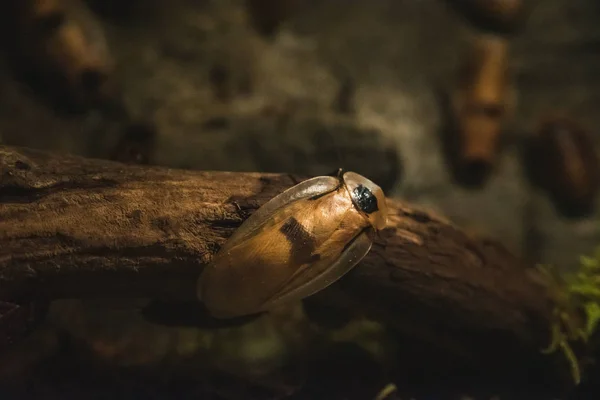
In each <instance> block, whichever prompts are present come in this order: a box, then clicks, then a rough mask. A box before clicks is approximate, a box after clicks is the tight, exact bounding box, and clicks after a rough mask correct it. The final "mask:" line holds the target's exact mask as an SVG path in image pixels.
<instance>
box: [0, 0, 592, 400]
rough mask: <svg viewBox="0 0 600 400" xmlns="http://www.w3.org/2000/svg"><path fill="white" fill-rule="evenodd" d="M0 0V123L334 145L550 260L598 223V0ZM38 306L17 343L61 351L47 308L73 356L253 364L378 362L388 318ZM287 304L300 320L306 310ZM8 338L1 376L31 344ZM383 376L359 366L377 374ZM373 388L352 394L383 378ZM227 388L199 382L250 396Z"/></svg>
mask: <svg viewBox="0 0 600 400" xmlns="http://www.w3.org/2000/svg"><path fill="white" fill-rule="evenodd" d="M0 7H1V9H0V27H1V30H2V35H1V43H0V44H1V46H2V58H1V60H0V143H1V144H5V145H14V146H27V147H32V148H38V149H44V150H51V151H55V152H64V153H74V154H78V155H83V156H88V157H96V158H106V159H112V160H117V161H121V162H126V163H142V164H151V165H162V166H168V167H174V168H186V169H195V170H230V171H260V172H290V173H298V174H304V175H307V176H313V175H321V174H328V173H330V172H331V171H334V170H335V169H337V168H338V167H343V168H345V169H350V170H353V171H355V172H358V173H361V174H363V175H365V176H367V177H369V178H371V179H373V180H375V181H376V182H377V183H379V184H380V185H381V186H382V187H383V188H384V190H385V191H386V194H387V195H388V196H390V197H397V198H400V199H404V200H406V201H407V202H410V203H415V204H418V205H420V206H424V207H426V208H428V209H431V210H434V211H436V212H438V213H441V214H444V215H446V216H447V217H448V218H450V219H451V220H452V221H454V222H455V223H457V224H459V225H460V226H462V227H463V228H464V229H466V230H468V231H469V232H471V233H472V234H474V235H481V236H488V237H492V238H496V239H498V240H500V241H501V242H502V243H503V244H504V245H506V246H507V247H508V248H509V249H510V250H512V251H513V252H515V253H516V254H518V255H520V256H522V257H525V258H527V259H528V260H529V261H531V262H534V263H548V264H553V265H556V266H559V267H560V268H564V269H570V268H572V267H574V266H577V265H578V257H579V256H580V255H582V254H589V253H591V252H592V251H593V250H594V248H595V247H596V245H597V244H598V243H599V241H600V240H599V239H600V225H599V224H598V223H597V211H596V205H597V200H596V191H597V186H598V183H599V179H598V159H597V155H596V146H597V142H598V138H599V136H598V133H597V132H598V129H597V126H598V124H599V123H600V116H599V115H600V114H598V112H597V110H596V107H597V104H599V100H600V99H599V97H598V96H600V94H598V93H600V91H599V90H598V89H600V75H599V74H598V73H597V71H598V69H599V68H600V25H599V24H598V18H599V17H600V3H598V2H597V1H595V0H570V1H560V0H544V1H541V0H529V1H524V0H523V1H518V0H489V1H484V0H479V1H478V0H376V1H358V0H345V1H342V0H320V1H317V0H280V1H275V0H213V1H209V0H194V1H192V0H171V1H168V2H167V1H159V0H145V1H142V0H129V1H117V0H105V1H102V0H88V1H84V0H23V1H18V0H12V1H8V0H7V1H5V2H3V4H2V5H1V6H0ZM52 307H53V308H52V309H51V314H50V322H49V323H48V327H47V328H45V329H46V331H45V332H46V333H47V332H50V331H52V332H53V334H52V335H50V334H47V335H45V336H44V335H41V336H40V337H38V338H37V339H36V340H37V341H36V342H35V343H37V344H36V345H32V344H31V343H33V342H30V344H28V345H27V346H25V347H27V348H28V349H29V350H30V351H29V352H30V353H36V354H37V355H40V354H45V355H48V354H54V353H55V351H56V348H59V347H61V346H62V345H61V343H62V341H61V340H62V339H61V340H59V339H57V336H56V335H55V333H56V331H57V330H58V331H61V332H63V334H66V333H68V335H67V336H68V337H69V338H70V339H69V340H71V342H73V341H74V342H75V343H77V344H76V345H75V348H77V349H78V350H77V351H76V353H77V354H78V357H79V356H80V355H81V354H83V353H85V352H90V353H94V354H96V356H98V355H99V357H100V359H102V360H103V361H102V362H108V361H110V362H111V363H116V364H119V365H126V366H140V365H143V366H147V365H154V364H157V363H160V364H161V365H163V366H164V363H167V364H168V365H170V367H169V368H171V367H172V365H175V364H177V365H180V364H181V363H182V361H181V360H182V359H184V360H185V362H183V364H185V363H191V364H193V365H194V366H195V365H196V364H197V361H189V360H190V359H194V358H193V357H196V358H198V357H199V358H201V359H202V360H203V361H207V360H208V364H211V363H212V364H211V365H212V367H210V370H214V369H215V368H214V366H215V365H218V366H219V368H221V367H222V369H223V370H226V371H227V373H228V374H234V375H236V376H238V375H244V376H246V375H247V373H248V371H249V370H252V371H254V370H256V371H259V372H261V371H266V372H265V373H264V374H261V373H259V372H257V373H256V374H253V375H252V377H251V378H248V377H245V378H244V379H246V380H250V381H252V382H253V383H256V382H258V381H260V382H262V380H261V379H263V378H259V377H263V376H267V375H269V376H270V375H272V371H274V370H277V371H279V370H280V366H281V365H283V364H285V362H284V361H283V360H289V359H290V358H289V357H292V359H293V356H292V355H290V354H292V353H295V352H296V353H297V352H301V351H300V350H299V349H302V348H304V347H303V346H317V345H316V344H315V343H320V344H319V346H320V345H321V344H322V343H323V342H324V341H325V342H332V341H333V342H336V341H341V342H343V343H346V342H350V341H354V342H356V341H360V340H358V339H356V338H358V337H360V338H363V339H361V340H362V342H360V343H361V346H360V348H361V349H362V350H361V351H362V352H363V353H364V352H366V353H368V354H369V355H370V356H369V357H371V358H374V359H376V360H378V361H377V362H378V364H377V365H386V363H388V362H391V361H389V360H388V358H390V357H389V351H388V350H386V349H385V346H384V343H387V342H390V343H391V341H390V339H389V337H388V336H389V334H388V333H386V332H385V329H383V328H382V327H378V326H376V325H374V323H373V322H369V321H362V322H361V323H360V324H358V325H360V327H354V328H353V327H352V326H351V327H348V326H347V325H346V326H345V327H344V328H340V329H338V328H336V329H333V330H332V329H329V330H327V332H326V333H322V332H321V331H320V330H319V329H318V328H316V327H314V326H313V325H310V324H308V325H302V326H304V328H303V330H302V329H300V330H298V328H297V326H298V325H293V324H292V325H290V326H291V327H290V326H288V325H289V321H290V320H292V319H294V318H295V317H293V316H294V315H296V314H294V313H291V314H286V316H285V318H283V317H282V316H281V315H277V314H276V313H275V314H274V315H272V316H270V317H269V318H267V317H265V318H263V319H260V320H258V321H254V322H252V323H251V324H249V325H247V326H244V327H237V328H227V329H225V331H219V332H218V333H214V332H201V331H198V330H197V329H196V328H185V329H184V328H177V327H157V326H154V325H151V324H149V323H147V322H146V321H143V319H142V318H141V317H139V316H136V317H132V315H134V314H135V313H134V312H133V311H131V309H135V308H136V306H135V304H134V305H131V308H128V307H125V305H124V304H123V303H122V302H118V304H116V305H107V304H106V303H101V302H98V304H96V303H94V304H92V303H90V302H88V303H86V304H84V303H82V302H74V301H63V302H61V303H60V304H54V305H53V306H52ZM92 309H93V310H94V312H91V313H90V312H89V310H92ZM84 310H88V311H87V313H86V312H84ZM296 311H297V318H298V319H299V320H301V319H302V318H303V312H304V311H303V310H302V309H298V310H296ZM84 315H85V316H84ZM135 315H137V314H135ZM136 318H138V319H136ZM350 325H352V324H350ZM358 325H357V326H358ZM65 332H66V333H65ZM91 332H93V335H92V333H91ZM292 332H293V334H292ZM344 335H345V336H344ZM42 336H43V338H41V337H42ZM240 337H244V338H253V339H252V340H254V341H253V342H252V344H251V345H249V344H247V343H250V342H244V340H241V339H240ZM308 337H310V338H311V339H310V341H307V340H308V339H306V338H308ZM364 337H367V339H364ZM73 338H76V339H75V340H74V339H73ZM340 338H346V339H347V340H346V339H340ZM348 338H354V339H352V340H350V339H348ZM355 339H356V340H355ZM32 340H33V339H32ZM248 340H250V341H251V339H248ZM40 343H41V344H40ZM119 343H120V344H119ZM336 343H337V342H336ZM134 344H135V345H134ZM36 346H38V347H36ZM79 346H83V348H85V349H86V350H85V351H84V350H81V349H80V347H79ZM261 346H262V347H261ZM134 348H135V349H134ZM31 349H35V351H33V350H31ZM215 349H220V350H218V351H217V350H215ZM246 350H247V353H248V354H250V353H251V354H250V355H248V354H246V356H247V357H246V356H243V354H245V353H244V352H245V351H246ZM348 351H349V352H350V353H352V352H353V351H355V350H348ZM82 352H83V353H82ZM132 352H133V353H134V354H133V355H132V354H131V353H132ZM125 353H127V354H125ZM15 354H16V353H15ZM86 354H87V353H86ZM198 354H200V356H199V355H198ZM257 354H258V355H257ZM361 354H362V353H361ZM234 355H236V356H235V357H234ZM14 357H15V358H14V361H13V363H15V364H11V368H9V369H10V370H11V371H10V373H7V372H6V368H5V374H8V375H6V376H11V377H12V376H16V375H18V374H17V373H16V372H15V371H17V370H19V371H25V370H27V369H28V368H29V369H30V368H31V365H37V364H36V363H37V361H36V362H33V361H32V360H34V359H37V358H39V357H34V356H33V355H32V354H29V355H26V356H25V355H23V353H20V355H19V356H14ZM236 357H237V358H236ZM243 357H246V358H243ZM356 357H359V358H360V357H362V356H356ZM175 359H176V360H177V362H175V361H173V360H175ZM248 359H251V360H253V361H252V362H250V361H240V360H248ZM16 360H19V361H16ZM107 360H108V361H107ZM165 360H168V362H167V361H165ZM86 362H87V361H86ZM246 362H247V363H250V364H244V363H246ZM286 362H287V361H286ZM16 363H20V364H19V365H21V364H22V366H23V367H22V369H18V368H16V367H15V368H13V366H14V365H16ZM282 363H283V364H282ZM360 363H362V364H363V365H367V364H365V363H366V362H364V361H361V362H360ZM292 364H293V363H292ZM248 365H251V366H248ZM285 365H288V364H285ZM368 365H370V364H368ZM232 366H235V368H233V367H232ZM161 368H163V367H161ZM340 368H341V367H340ZM378 368H379V367H378ZM162 371H163V372H164V368H163V369H162ZM178 371H179V370H178ZM232 371H233V372H232ZM240 371H241V372H240ZM23 373H24V372H23ZM136 373H137V372H136ZM177 373H178V374H179V372H177ZM25 375H26V374H25ZM25 375H23V376H25ZM382 376H385V374H384V373H381V374H378V377H377V379H375V380H374V382H375V381H377V382H376V383H374V384H373V388H375V387H376V386H377V387H379V386H381V388H383V387H384V386H385V384H386V383H387V382H384V381H385V379H383V378H381V377H382ZM10 379H13V378H10ZM23 379H25V378H23ZM27 379H29V378H27ZM378 379H383V381H381V382H379V380H378ZM272 381H273V380H272V379H269V383H268V384H265V385H263V386H267V387H269V388H270V392H269V393H271V394H272V393H273V392H276V393H278V395H280V396H282V395H281V393H288V392H290V393H292V392H295V390H293V388H296V387H300V386H302V385H300V384H296V383H294V384H291V383H286V384H285V385H284V384H280V385H279V386H282V387H283V388H282V387H279V386H278V384H273V382H272ZM275 381H277V382H280V381H279V380H277V379H275ZM23 382H30V381H27V380H25V381H23ZM263 383H264V382H263ZM27 385H29V383H28V384H27ZM27 385H25V386H27ZM228 385H229V384H227V385H225V386H226V387H229V386H228ZM274 387H276V388H275V389H274ZM63 389H64V388H63ZM221 389H222V388H221ZM246 389H247V388H246V386H244V389H243V390H242V389H240V390H241V392H244V393H246V395H247V391H246ZM45 390H46V389H45ZM69 390H71V389H69ZM69 390H67V391H69ZM369 390H371V389H369ZM372 390H373V391H374V392H373V393H371V392H369V393H371V394H372V395H371V394H369V395H366V397H356V398H375V395H376V392H377V390H375V389H372ZM224 392H227V390H224V389H223V390H220V391H219V394H218V395H217V394H214V393H213V394H211V395H214V396H216V397H214V398H250V397H246V395H242V396H241V397H240V395H239V393H240V392H239V391H238V392H235V391H233V389H232V390H230V392H231V393H229V392H227V394H224ZM233 392H235V393H233ZM350 392H352V390H350ZM36 393H37V392H36ZM44 393H46V395H47V396H50V394H48V393H50V392H44ZM61 393H62V396H64V395H65V392H64V391H63V392H61ZM211 393H212V392H211ZM38 394H39V393H38ZM30 395H32V394H31V393H30ZM79 395H81V394H79ZM86 396H87V394H86ZM132 396H133V395H132ZM206 396H208V395H206ZM219 396H221V397H219ZM236 396H237V397H236ZM369 396H370V397H369ZM43 398H49V397H43ZM60 398H64V397H60ZM90 398H91V397H90ZM129 398H133V397H129ZM143 398H150V397H143ZM152 398H158V397H152ZM195 398H198V397H195ZM206 398H213V397H206ZM298 398H321V397H318V396H317V395H315V394H313V395H312V397H310V396H308V397H298ZM323 398H334V397H331V396H329V397H323ZM340 398H341V397H340ZM345 398H354V397H345Z"/></svg>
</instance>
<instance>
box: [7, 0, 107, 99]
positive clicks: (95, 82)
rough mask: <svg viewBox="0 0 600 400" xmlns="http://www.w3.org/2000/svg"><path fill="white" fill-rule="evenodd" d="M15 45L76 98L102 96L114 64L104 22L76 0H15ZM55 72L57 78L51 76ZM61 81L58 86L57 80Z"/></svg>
mask: <svg viewBox="0 0 600 400" xmlns="http://www.w3.org/2000/svg"><path fill="white" fill-rule="evenodd" d="M19 6H20V9H19V14H18V16H19V17H18V30H19V31H18V34H17V36H18V37H19V38H20V42H19V44H18V48H19V51H21V52H22V53H23V55H24V56H25V57H26V58H27V59H28V60H30V63H31V64H32V65H42V66H43V68H42V70H41V71H40V73H41V74H42V75H43V77H44V78H45V79H46V81H48V82H49V83H50V82H51V84H54V85H57V84H61V85H63V86H64V88H63V89H64V91H65V94H67V95H68V96H69V97H70V98H71V99H72V101H74V102H75V103H76V104H80V105H84V104H85V105H87V104H88V103H90V104H92V103H95V102H97V101H98V102H101V101H102V100H103V99H104V98H105V97H107V96H109V94H110V93H109V92H110V91H111V88H110V82H109V77H110V75H111V74H112V72H113V69H114V60H113V58H112V56H111V54H110V49H109V47H108V43H107V39H106V35H105V32H104V29H103V27H102V24H101V23H100V22H99V21H98V20H97V18H96V17H95V16H94V14H93V13H92V11H91V10H89V9H88V7H87V6H86V4H85V3H84V2H82V1H80V0H27V1H23V2H22V4H20V5H19ZM55 77H58V78H59V79H55ZM61 87H62V86H61Z"/></svg>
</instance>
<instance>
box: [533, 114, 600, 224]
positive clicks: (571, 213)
mask: <svg viewBox="0 0 600 400" xmlns="http://www.w3.org/2000/svg"><path fill="white" fill-rule="evenodd" d="M525 156H526V159H525V165H526V167H527V168H528V169H527V171H528V172H529V176H530V178H532V182H533V183H534V184H535V185H536V186H538V187H540V188H542V189H543V190H545V191H546V192H547V193H548V194H549V196H550V197H551V199H552V201H553V202H554V204H555V206H556V208H557V210H558V211H559V212H560V213H561V214H563V215H565V216H567V217H583V216H585V215H588V214H590V213H591V212H592V211H593V208H594V203H595V200H596V195H597V192H598V186H599V184H600V173H599V167H600V163H599V160H598V153H597V149H596V147H595V144H594V141H593V140H592V138H591V137H590V135H589V133H588V132H587V131H586V130H585V129H584V128H583V127H582V126H581V125H580V124H578V123H577V122H576V121H574V120H572V119H570V118H567V117H565V116H555V117H546V118H544V119H542V121H541V122H540V124H539V126H538V128H537V129H536V130H535V132H534V134H533V135H532V136H531V137H530V140H529V142H528V143H527V148H526V153H525Z"/></svg>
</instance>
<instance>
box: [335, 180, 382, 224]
mask: <svg viewBox="0 0 600 400" xmlns="http://www.w3.org/2000/svg"><path fill="white" fill-rule="evenodd" d="M342 179H343V181H344V185H345V186H346V189H347V190H348V193H350V196H351V197H352V201H353V203H354V206H355V207H356V208H357V209H358V210H359V211H360V212H361V213H363V214H364V215H365V216H366V217H367V218H368V219H369V221H370V222H371V225H373V228H375V230H381V229H383V228H385V226H386V224H387V207H386V203H385V194H384V193H383V190H381V188H380V187H379V186H377V185H376V184H375V183H373V182H372V181H371V180H369V179H367V178H365V177H364V176H362V175H359V174H357V173H354V172H344V173H343V176H342Z"/></svg>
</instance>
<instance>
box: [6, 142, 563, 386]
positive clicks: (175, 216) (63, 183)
mask: <svg viewBox="0 0 600 400" xmlns="http://www.w3.org/2000/svg"><path fill="white" fill-rule="evenodd" d="M300 180H302V177H297V176H292V175H288V174H260V173H228V172H194V171H185V170H173V169H165V168H158V167H147V166H133V165H131V166H127V165H124V164H120V163H116V162H111V161H104V160H94V159H84V158H79V157H75V156H68V155H58V154H50V153H46V152H41V151H37V150H32V149H23V148H13V147H5V146H2V147H0V299H4V300H8V301H15V302H18V301H22V300H24V299H26V300H28V301H29V300H31V299H39V298H43V299H57V298H72V297H79V298H84V297H87V298H90V297H111V298H115V297H120V296H125V297H153V298H163V299H171V300H189V299H195V287H196V279H197V278H198V276H199V275H200V273H201V272H202V268H203V266H204V265H205V264H206V263H207V262H208V261H209V260H210V259H211V257H212V256H213V254H215V252H216V251H217V250H218V249H219V247H220V246H221V245H222V244H223V243H224V242H225V240H226V239H227V238H228V237H229V236H230V235H231V234H232V233H233V231H234V230H235V229H236V227H238V226H239V225H240V224H241V222H242V221H243V220H244V219H245V218H247V217H248V216H249V215H250V214H251V213H252V212H253V211H254V210H256V209H257V208H258V207H259V206H260V205H262V204H263V203H264V202H266V201H267V200H269V199H270V198H272V197H273V196H275V195H276V194H278V193H280V192H281V191H282V190H284V189H286V188H288V187H290V186H292V185H294V184H296V183H297V182H299V181H300ZM388 200H389V208H390V210H391V216H390V220H389V227H388V228H387V229H386V230H384V232H383V234H382V235H380V237H379V238H378V239H377V240H376V243H375V244H374V246H373V248H372V250H371V252H370V253H369V254H368V255H367V257H366V258H365V259H364V260H363V261H362V262H361V263H360V264H359V266H357V267H356V268H355V269H354V270H353V271H351V272H350V273H349V274H348V275H346V276H345V277H344V278H343V279H342V280H340V281H339V282H338V283H337V284H335V285H332V286H331V287H330V288H331V290H332V291H333V290H337V291H341V292H343V293H344V296H345V298H347V299H348V302H349V304H351V306H355V305H357V306H360V307H362V308H364V309H366V310H368V312H369V313H370V314H371V315H372V316H373V317H374V318H378V319H379V320H380V321H382V322H384V323H386V324H387V325H388V326H390V327H391V328H392V329H394V330H395V331H397V332H398V338H399V343H401V344H402V346H401V347H402V348H403V349H404V353H403V355H402V357H405V358H406V362H407V364H406V371H405V373H406V374H408V375H410V374H411V373H415V374H417V375H419V374H421V372H422V373H428V372H426V371H429V373H431V371H437V372H439V373H440V374H441V375H440V377H442V378H441V379H444V378H443V377H444V376H448V379H450V378H449V377H450V376H451V375H448V372H452V373H454V375H457V376H462V377H464V378H467V379H470V380H472V381H480V380H481V379H483V377H484V376H485V377H494V379H500V380H506V379H510V382H513V383H514V382H517V381H521V380H522V381H523V382H528V383H529V384H533V385H536V384H540V382H542V383H543V385H544V389H550V388H552V387H554V388H556V385H555V386H552V384H558V383H560V384H564V382H565V379H566V380H567V381H568V379H569V368H568V364H567V362H566V361H565V360H564V358H563V357H562V355H560V354H558V355H555V356H545V355H542V354H541V353H540V349H541V348H543V347H545V346H546V345H547V344H548V341H549V329H550V322H549V321H550V319H551V313H552V308H553V304H552V301H551V299H550V297H549V295H548V292H547V288H546V285H545V283H544V281H543V280H542V279H540V276H539V275H538V274H537V272H536V270H534V269H531V268H528V266H526V265H524V264H523V262H521V261H520V260H519V259H517V258H516V257H514V256H513V255H511V254H510V253H509V252H508V251H507V250H506V249H505V248H504V247H502V246H501V245H499V244H497V243H493V242H492V241H489V240H476V239H473V238H470V237H469V236H468V235H466V234H465V233H464V232H462V231H461V230H460V229H458V228H456V227H455V226H453V225H451V224H450V223H448V222H446V221H444V220H443V219H442V218H438V217H435V216H433V215H431V214H428V213H425V212H423V211H420V210H418V209H416V208H413V207H412V206H409V205H407V204H404V203H402V202H401V201H398V200H393V199H388ZM328 290H329V289H328ZM324 297H327V296H324ZM411 351H413V352H414V354H411ZM417 353H418V354H417ZM413 356H414V357H413ZM413 361H415V362H414V363H413ZM417 361H418V362H417ZM444 374H446V375H444ZM419 376H420V375H419ZM430 376H432V375H430ZM423 377H424V376H421V379H424V378H423ZM563 378H565V379H563Z"/></svg>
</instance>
